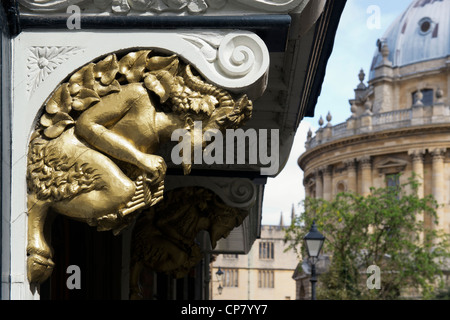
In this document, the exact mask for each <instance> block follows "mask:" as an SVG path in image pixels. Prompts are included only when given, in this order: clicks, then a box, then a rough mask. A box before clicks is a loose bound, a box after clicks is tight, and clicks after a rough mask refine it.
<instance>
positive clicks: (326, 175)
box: [323, 166, 333, 201]
mask: <svg viewBox="0 0 450 320" xmlns="http://www.w3.org/2000/svg"><path fill="white" fill-rule="evenodd" d="M332 178H333V167H332V166H326V167H325V168H324V169H323V199H324V200H327V201H330V200H331V197H332V194H333V186H332V181H333V179H332Z"/></svg>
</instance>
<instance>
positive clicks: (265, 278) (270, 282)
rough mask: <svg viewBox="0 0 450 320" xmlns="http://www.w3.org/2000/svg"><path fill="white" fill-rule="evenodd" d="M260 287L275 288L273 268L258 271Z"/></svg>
mask: <svg viewBox="0 0 450 320" xmlns="http://www.w3.org/2000/svg"><path fill="white" fill-rule="evenodd" d="M258 288H275V281H274V272H273V270H259V271H258Z"/></svg>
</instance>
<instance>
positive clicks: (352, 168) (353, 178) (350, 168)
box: [345, 159, 358, 192]
mask: <svg viewBox="0 0 450 320" xmlns="http://www.w3.org/2000/svg"><path fill="white" fill-rule="evenodd" d="M345 165H346V166H347V188H348V191H353V192H357V191H358V190H357V172H356V163H355V159H351V160H347V161H345Z"/></svg>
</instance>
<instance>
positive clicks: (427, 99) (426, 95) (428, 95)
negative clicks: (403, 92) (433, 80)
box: [412, 89, 434, 106]
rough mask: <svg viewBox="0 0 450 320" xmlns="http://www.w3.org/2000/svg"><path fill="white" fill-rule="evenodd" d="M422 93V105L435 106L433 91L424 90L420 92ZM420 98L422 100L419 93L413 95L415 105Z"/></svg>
mask: <svg viewBox="0 0 450 320" xmlns="http://www.w3.org/2000/svg"><path fill="white" fill-rule="evenodd" d="M420 92H421V93H422V95H421V99H420V101H422V105H424V106H432V105H433V97H434V91H433V89H422V90H420ZM419 98H420V94H419V91H416V92H413V93H412V101H413V105H415V104H417V102H418V100H419Z"/></svg>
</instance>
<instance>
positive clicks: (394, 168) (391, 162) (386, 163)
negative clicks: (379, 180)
mask: <svg viewBox="0 0 450 320" xmlns="http://www.w3.org/2000/svg"><path fill="white" fill-rule="evenodd" d="M407 164H408V162H407V161H405V160H402V159H397V158H388V159H385V160H383V161H381V162H380V163H379V164H378V165H376V169H378V172H379V173H380V174H395V173H399V172H402V171H404V170H405V167H406V166H407Z"/></svg>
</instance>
